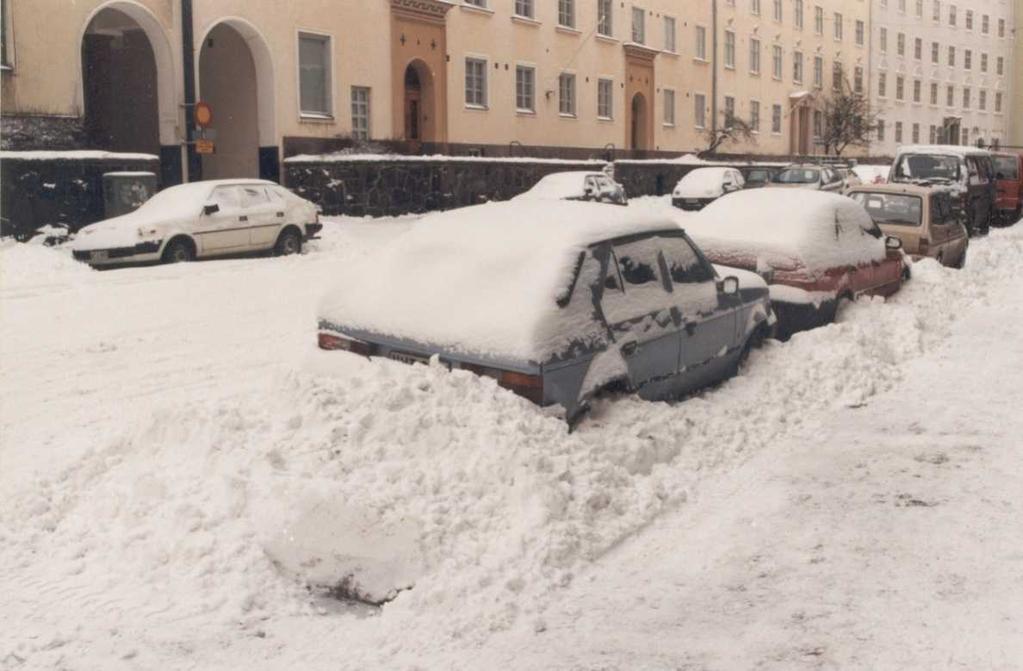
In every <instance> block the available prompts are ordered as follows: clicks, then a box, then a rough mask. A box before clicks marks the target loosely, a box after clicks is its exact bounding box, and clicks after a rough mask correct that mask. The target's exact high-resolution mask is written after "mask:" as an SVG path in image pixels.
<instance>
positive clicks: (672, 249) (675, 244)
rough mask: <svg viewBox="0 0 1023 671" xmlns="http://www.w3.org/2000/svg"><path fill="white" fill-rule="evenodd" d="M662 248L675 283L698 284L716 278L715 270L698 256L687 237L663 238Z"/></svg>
mask: <svg viewBox="0 0 1023 671" xmlns="http://www.w3.org/2000/svg"><path fill="white" fill-rule="evenodd" d="M661 249H662V250H663V252H664V262H665V265H667V266H668V273H669V274H670V275H671V281H672V283H673V284H698V283H700V282H711V281H713V280H714V270H713V269H712V268H710V267H709V266H708V265H707V264H705V263H704V262H703V261H702V260H701V259H700V257H699V256H697V254H696V251H695V250H694V249H693V248H692V246H691V245H690V244H689V242H688V241H686V240H685V238H662V239H661Z"/></svg>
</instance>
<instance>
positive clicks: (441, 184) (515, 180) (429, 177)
mask: <svg viewBox="0 0 1023 671" xmlns="http://www.w3.org/2000/svg"><path fill="white" fill-rule="evenodd" d="M604 165H605V164H604V163H602V162H599V161H592V162H578V163H575V162H569V161H539V160H538V161H530V160H511V159H510V160H481V159H451V158H441V159H429V158H415V157H405V158H392V157H387V158H379V159H371V160H363V159H349V160H345V159H337V158H332V159H327V160H316V159H313V158H309V159H304V158H303V159H301V160H295V159H288V160H286V161H285V164H284V176H285V181H284V183H285V186H287V187H288V188H290V189H292V190H293V191H294V192H295V193H297V194H298V195H300V196H302V197H303V198H307V199H309V200H311V201H313V202H314V203H317V204H318V205H320V206H321V207H322V208H323V211H324V213H325V214H329V215H337V214H346V215H351V216H357V217H358V216H374V217H379V216H392V215H398V214H407V213H419V212H429V211H432V210H447V209H451V208H455V207H463V206H466V205H476V204H479V203H483V202H487V201H490V200H507V199H509V198H512V197H513V196H516V195H518V194H520V193H522V192H524V191H527V190H529V189H530V188H531V187H532V186H533V185H534V184H536V183H537V182H538V181H539V180H540V178H541V177H543V176H544V175H547V174H549V173H552V172H563V171H569V170H601V169H602V168H603V167H604Z"/></svg>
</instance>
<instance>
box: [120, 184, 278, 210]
mask: <svg viewBox="0 0 1023 671" xmlns="http://www.w3.org/2000/svg"><path fill="white" fill-rule="evenodd" d="M246 184H262V185H265V186H270V185H272V186H277V184H276V183H275V182H269V181H267V180H263V179H211V180H207V181H202V182H189V183H188V184H178V185H176V186H170V187H167V188H166V189H164V190H162V191H158V192H157V193H156V194H155V195H154V196H153V197H152V198H150V199H149V200H147V201H146V202H145V203H144V204H143V205H142V207H140V208H139V209H138V210H136V211H135V212H136V213H140V214H145V215H155V216H160V217H179V216H180V217H184V216H197V215H198V214H199V210H200V209H201V208H202V206H203V205H204V204H205V203H206V198H207V197H208V196H209V195H210V192H212V191H213V189H215V188H216V187H218V186H242V185H246ZM132 214H135V213H132Z"/></svg>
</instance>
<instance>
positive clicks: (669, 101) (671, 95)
mask: <svg viewBox="0 0 1023 671" xmlns="http://www.w3.org/2000/svg"><path fill="white" fill-rule="evenodd" d="M664 125H665V126H674V125H675V91H674V89H664Z"/></svg>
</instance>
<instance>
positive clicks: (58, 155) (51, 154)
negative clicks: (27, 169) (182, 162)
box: [0, 149, 160, 161]
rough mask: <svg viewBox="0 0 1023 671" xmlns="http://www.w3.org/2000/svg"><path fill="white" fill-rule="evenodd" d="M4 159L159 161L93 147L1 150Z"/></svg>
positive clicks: (1, 158) (149, 157)
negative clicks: (48, 149)
mask: <svg viewBox="0 0 1023 671" xmlns="http://www.w3.org/2000/svg"><path fill="white" fill-rule="evenodd" d="M0 160H2V161H14V160H19V161H55V160H64V161H96V160H113V161H158V160H160V158H159V157H158V156H155V155H154V154H129V153H118V152H113V151H97V150H92V149H76V150H73V151H0Z"/></svg>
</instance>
